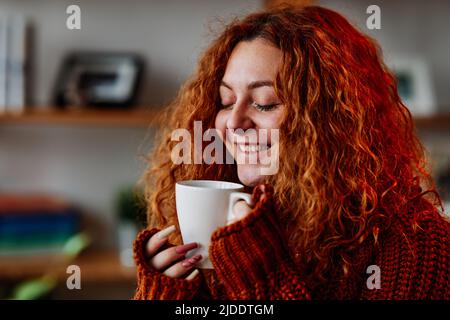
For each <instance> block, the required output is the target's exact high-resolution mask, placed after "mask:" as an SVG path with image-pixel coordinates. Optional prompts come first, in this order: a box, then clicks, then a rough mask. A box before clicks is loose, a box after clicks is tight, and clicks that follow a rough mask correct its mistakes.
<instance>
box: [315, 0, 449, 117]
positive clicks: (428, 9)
mask: <svg viewBox="0 0 450 320" xmlns="http://www.w3.org/2000/svg"><path fill="white" fill-rule="evenodd" d="M317 4H319V5H323V6H325V7H328V8H331V9H334V10H336V11H338V12H340V13H342V14H343V15H344V16H346V17H347V18H349V19H350V21H352V22H353V23H354V24H356V25H357V26H358V27H359V28H360V30H362V31H363V32H365V33H367V34H368V35H370V36H371V37H373V38H375V39H376V40H378V42H379V43H380V45H381V47H382V49H383V52H384V56H385V58H386V61H388V62H389V61H390V59H391V58H392V57H397V56H418V57H422V58H424V59H425V60H426V61H427V62H428V63H429V65H430V69H431V76H432V82H433V85H434V87H435V96H436V102H437V106H438V110H439V111H447V112H450V90H449V83H450V58H449V57H450V33H449V32H448V30H450V19H449V15H448V13H449V12H450V2H449V1H442V0H430V1H420V0H411V1H404V0H378V1H371V0H358V1H348V0H321V1H317ZM372 4H376V5H378V6H380V8H381V29H380V30H368V29H367V27H366V19H367V17H368V14H367V13H366V9H367V7H368V6H369V5H372Z"/></svg>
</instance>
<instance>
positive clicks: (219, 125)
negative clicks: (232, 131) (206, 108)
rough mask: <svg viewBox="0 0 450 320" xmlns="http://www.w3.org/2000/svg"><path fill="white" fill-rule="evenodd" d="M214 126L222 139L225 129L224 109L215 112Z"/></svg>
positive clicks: (225, 116)
mask: <svg viewBox="0 0 450 320" xmlns="http://www.w3.org/2000/svg"><path fill="white" fill-rule="evenodd" d="M214 125H215V128H216V130H217V131H218V132H219V134H220V137H221V138H222V140H223V137H224V135H225V130H226V128H227V114H226V111H224V110H221V111H219V113H217V116H216V120H215V123H214Z"/></svg>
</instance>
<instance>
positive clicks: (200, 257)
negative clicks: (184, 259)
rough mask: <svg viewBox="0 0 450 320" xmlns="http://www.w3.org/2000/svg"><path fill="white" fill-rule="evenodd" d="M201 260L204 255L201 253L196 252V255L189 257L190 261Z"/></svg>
mask: <svg viewBox="0 0 450 320" xmlns="http://www.w3.org/2000/svg"><path fill="white" fill-rule="evenodd" d="M200 260H202V255H201V254H196V255H195V256H193V257H192V258H190V259H189V261H190V262H191V263H197V262H199V261H200Z"/></svg>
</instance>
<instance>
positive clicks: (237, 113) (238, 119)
mask: <svg viewBox="0 0 450 320" xmlns="http://www.w3.org/2000/svg"><path fill="white" fill-rule="evenodd" d="M248 109H249V108H248V106H247V103H246V102H240V103H239V104H238V103H236V104H235V106H234V108H233V109H232V110H231V113H230V114H229V117H228V119H227V123H226V124H227V129H233V130H237V129H242V130H244V131H245V130H247V129H249V128H252V127H254V123H253V121H252V119H251V117H250V116H249V113H248V111H249V110H248Z"/></svg>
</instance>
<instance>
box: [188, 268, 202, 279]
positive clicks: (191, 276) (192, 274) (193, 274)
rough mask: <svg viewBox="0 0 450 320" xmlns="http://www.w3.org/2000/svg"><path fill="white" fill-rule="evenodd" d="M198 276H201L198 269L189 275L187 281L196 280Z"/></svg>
mask: <svg viewBox="0 0 450 320" xmlns="http://www.w3.org/2000/svg"><path fill="white" fill-rule="evenodd" d="M198 274H199V271H198V269H195V270H194V271H192V272H191V274H190V275H188V276H187V277H186V280H192V279H194V278H195V277H196V276H197V275H198Z"/></svg>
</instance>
